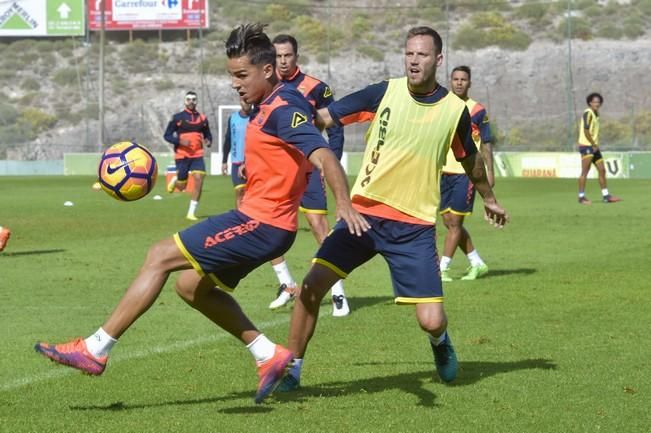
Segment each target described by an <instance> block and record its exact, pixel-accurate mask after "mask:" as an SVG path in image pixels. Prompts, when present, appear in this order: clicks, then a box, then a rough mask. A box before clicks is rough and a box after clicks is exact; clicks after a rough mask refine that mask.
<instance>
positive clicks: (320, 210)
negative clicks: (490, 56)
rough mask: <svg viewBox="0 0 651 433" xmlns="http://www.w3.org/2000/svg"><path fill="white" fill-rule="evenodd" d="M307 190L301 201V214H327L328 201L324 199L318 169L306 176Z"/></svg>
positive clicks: (323, 190)
mask: <svg viewBox="0 0 651 433" xmlns="http://www.w3.org/2000/svg"><path fill="white" fill-rule="evenodd" d="M308 176H309V179H308V181H307V188H305V193H304V194H303V198H302V199H301V207H300V210H301V212H305V213H317V214H323V215H327V214H328V201H327V199H326V189H325V184H324V183H323V178H322V177H321V172H320V171H319V170H318V169H316V168H315V169H314V170H312V172H311V173H310V174H309V175H308Z"/></svg>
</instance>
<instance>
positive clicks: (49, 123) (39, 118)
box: [18, 108, 58, 136]
mask: <svg viewBox="0 0 651 433" xmlns="http://www.w3.org/2000/svg"><path fill="white" fill-rule="evenodd" d="M57 120H58V119H57V118H56V117H55V116H51V115H49V114H47V113H45V112H43V111H41V110H39V109H38V108H27V109H25V110H23V111H22V112H21V113H20V118H19V119H18V123H22V124H25V125H28V126H29V127H30V129H31V131H32V133H33V136H36V135H38V134H39V133H41V132H43V131H45V130H48V129H50V128H52V127H53V126H54V125H55V124H56V123H57Z"/></svg>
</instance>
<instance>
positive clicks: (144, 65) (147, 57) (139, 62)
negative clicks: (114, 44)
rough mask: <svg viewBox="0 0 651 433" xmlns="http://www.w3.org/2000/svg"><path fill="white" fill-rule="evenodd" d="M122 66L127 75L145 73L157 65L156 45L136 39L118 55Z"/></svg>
mask: <svg viewBox="0 0 651 433" xmlns="http://www.w3.org/2000/svg"><path fill="white" fill-rule="evenodd" d="M119 57H120V60H121V62H122V65H123V66H124V68H125V69H126V70H127V72H129V73H139V72H147V71H149V70H151V69H152V64H156V63H158V61H159V59H158V45H157V44H147V43H146V42H144V41H142V40H140V39H136V40H135V41H133V42H132V43H130V44H127V46H126V47H124V49H123V50H122V51H121V52H120V53H119Z"/></svg>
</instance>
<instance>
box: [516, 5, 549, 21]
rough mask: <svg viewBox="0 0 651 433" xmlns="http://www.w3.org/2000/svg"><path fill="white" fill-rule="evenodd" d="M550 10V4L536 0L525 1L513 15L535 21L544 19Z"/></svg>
mask: <svg viewBox="0 0 651 433" xmlns="http://www.w3.org/2000/svg"><path fill="white" fill-rule="evenodd" d="M548 11H549V5H547V4H544V3H539V2H537V1H534V2H533V3H525V4H523V5H522V6H520V7H519V8H517V9H516V10H515V11H514V13H513V16H514V17H515V18H519V19H524V20H527V21H531V22H535V21H539V20H541V19H543V18H544V17H545V15H547V12H548Z"/></svg>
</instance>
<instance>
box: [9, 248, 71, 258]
mask: <svg viewBox="0 0 651 433" xmlns="http://www.w3.org/2000/svg"><path fill="white" fill-rule="evenodd" d="M64 251H65V250H64V249H62V248H58V249H54V250H33V251H16V252H5V253H3V254H0V257H19V256H32V255H37V254H53V253H62V252H64Z"/></svg>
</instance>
